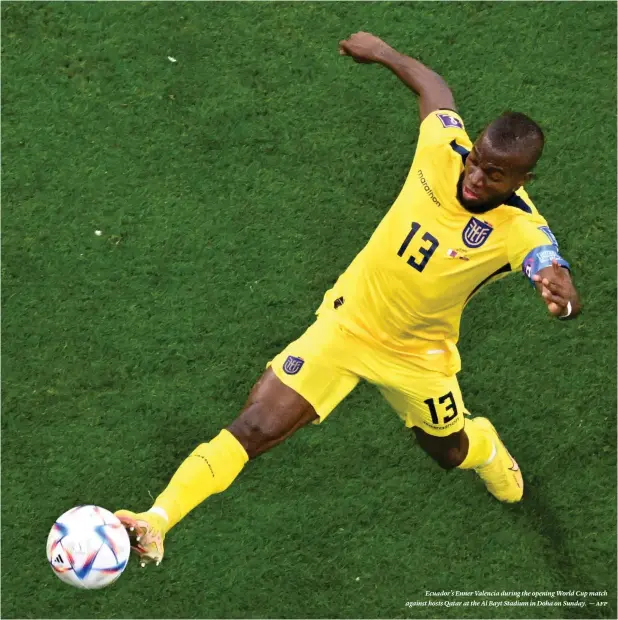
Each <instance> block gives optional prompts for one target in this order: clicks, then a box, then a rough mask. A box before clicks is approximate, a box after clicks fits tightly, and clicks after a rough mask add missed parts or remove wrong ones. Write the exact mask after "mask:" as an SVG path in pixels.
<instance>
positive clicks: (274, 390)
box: [116, 370, 317, 565]
mask: <svg viewBox="0 0 618 620" xmlns="http://www.w3.org/2000/svg"><path fill="white" fill-rule="evenodd" d="M316 418H317V414H316V412H315V410H314V409H313V407H312V406H311V405H310V404H309V403H308V402H307V401H306V400H305V399H304V398H303V397H302V396H300V395H299V394H297V393H296V392H295V391H294V390H292V389H291V388H289V387H287V386H286V385H284V384H283V383H282V382H281V381H280V380H279V379H278V378H277V377H276V375H275V374H274V373H273V372H272V370H267V371H266V372H265V373H264V375H263V376H262V378H261V379H260V381H258V383H257V384H256V385H255V387H254V388H253V390H252V391H251V394H250V396H249V399H248V401H247V403H246V405H245V407H244V409H243V411H242V412H241V414H240V415H239V416H238V418H237V419H236V420H235V421H234V422H232V424H230V425H229V426H228V427H227V428H226V429H223V430H222V431H221V432H220V433H219V434H218V435H217V436H216V437H215V438H214V439H212V440H211V441H210V442H208V443H203V444H200V445H199V446H198V447H197V448H196V449H195V450H194V451H193V452H192V453H191V454H190V455H189V457H188V458H187V459H186V460H185V461H184V462H183V463H182V464H181V465H180V467H179V468H178V470H177V471H176V473H175V474H174V476H173V478H172V479H171V481H170V483H169V484H168V486H167V488H166V489H165V490H164V491H163V493H161V495H159V497H157V499H156V500H155V503H154V505H153V507H152V508H151V509H150V510H149V511H148V512H145V513H137V514H136V513H131V512H129V511H119V512H118V513H116V514H117V515H118V517H119V518H120V520H121V521H123V523H125V526H126V527H127V529H128V530H129V531H130V532H129V533H130V534H132V535H134V538H135V545H134V548H135V550H136V551H137V552H138V553H139V554H140V555H141V557H142V565H144V563H145V561H155V562H156V563H157V564H158V563H159V562H160V561H161V559H162V557H163V540H164V537H165V534H166V532H167V531H169V530H170V529H171V528H172V527H173V526H174V525H176V523H178V522H179V521H180V520H181V519H182V518H183V517H184V516H185V515H186V514H187V513H188V512H189V511H191V510H193V508H195V507H196V506H197V505H199V504H200V503H201V502H203V501H204V500H205V499H206V498H207V497H209V496H210V495H213V494H215V493H220V492H222V491H224V490H225V489H227V488H228V487H229V486H230V485H231V484H232V482H233V481H234V480H235V479H236V477H237V476H238V474H239V473H240V472H241V471H242V469H243V468H244V466H245V464H246V463H247V461H248V460H249V459H250V458H254V457H256V456H257V455H259V454H262V453H263V452H265V451H266V450H269V449H270V448H272V447H274V446H275V445H277V444H279V443H281V442H282V441H283V440H284V439H286V438H287V437H289V436H290V435H291V434H292V433H294V432H295V431H296V430H297V429H298V428H300V427H301V426H304V425H305V424H308V423H309V422H311V421H312V420H314V419H316Z"/></svg>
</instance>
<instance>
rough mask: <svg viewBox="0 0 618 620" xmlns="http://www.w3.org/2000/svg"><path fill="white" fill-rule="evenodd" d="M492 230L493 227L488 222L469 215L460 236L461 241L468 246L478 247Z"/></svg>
mask: <svg viewBox="0 0 618 620" xmlns="http://www.w3.org/2000/svg"><path fill="white" fill-rule="evenodd" d="M492 230H493V228H492V227H491V225H490V224H487V223H486V222H481V220H477V219H476V218H475V217H471V218H470V221H469V222H468V223H467V224H466V227H465V228H464V230H463V234H462V235H461V236H462V239H463V242H464V243H465V244H466V245H467V246H468V247H469V248H480V247H481V246H482V245H483V243H485V241H487V237H489V235H490V234H491V232H492Z"/></svg>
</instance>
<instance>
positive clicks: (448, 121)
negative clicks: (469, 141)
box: [438, 114, 463, 129]
mask: <svg viewBox="0 0 618 620" xmlns="http://www.w3.org/2000/svg"><path fill="white" fill-rule="evenodd" d="M438 118H439V119H440V122H441V123H442V125H444V127H459V129H463V125H462V124H461V121H460V120H459V119H458V118H455V117H454V116H451V115H450V114H438Z"/></svg>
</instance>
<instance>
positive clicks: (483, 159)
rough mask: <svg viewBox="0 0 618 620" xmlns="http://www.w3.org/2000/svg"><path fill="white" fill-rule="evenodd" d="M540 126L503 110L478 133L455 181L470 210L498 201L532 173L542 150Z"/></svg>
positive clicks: (482, 210) (477, 210)
mask: <svg viewBox="0 0 618 620" xmlns="http://www.w3.org/2000/svg"><path fill="white" fill-rule="evenodd" d="M544 144H545V137H544V136H543V131H542V130H541V128H540V127H539V126H538V125H537V124H536V123H535V122H534V121H533V120H532V119H531V118H528V117H527V116H526V115H525V114H521V113H520V112H505V113H504V114H502V116H499V117H498V118H497V119H496V120H495V121H493V122H492V123H491V124H490V125H489V126H487V127H486V128H485V130H484V131H483V133H482V134H481V135H480V136H479V137H478V139H477V140H476V142H475V143H474V146H473V147H472V150H471V151H470V154H469V155H468V157H467V158H466V165H465V168H464V171H463V172H462V174H461V176H460V178H459V183H458V184H457V198H458V199H459V202H461V204H462V205H463V206H464V207H465V208H466V209H467V210H468V211H471V212H472V213H485V212H486V211H489V210H490V209H494V208H495V207H497V206H498V205H501V204H502V203H503V202H504V201H505V200H507V199H508V198H509V196H510V195H511V194H512V193H513V192H514V191H515V190H516V189H517V188H518V187H521V186H522V185H523V184H524V183H525V182H526V181H528V180H530V178H531V177H532V172H531V170H532V168H534V165H535V164H536V162H537V161H538V159H539V157H540V156H541V153H542V152H543V145H544Z"/></svg>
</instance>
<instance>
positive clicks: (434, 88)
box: [339, 32, 456, 121]
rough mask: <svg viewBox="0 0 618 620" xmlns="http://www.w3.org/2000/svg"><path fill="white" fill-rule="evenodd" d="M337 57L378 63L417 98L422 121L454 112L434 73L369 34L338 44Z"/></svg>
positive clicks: (444, 87)
mask: <svg viewBox="0 0 618 620" xmlns="http://www.w3.org/2000/svg"><path fill="white" fill-rule="evenodd" d="M339 53H340V54H341V55H342V56H351V57H352V58H353V59H354V60H355V61H356V62H361V63H374V62H375V63H379V64H381V65H384V66H385V67H387V68H388V69H390V70H391V71H392V72H393V73H394V74H395V75H396V76H397V77H398V78H399V79H400V80H401V81H402V82H403V83H404V84H405V85H406V86H407V87H408V88H410V89H411V90H413V91H414V92H415V93H416V94H417V95H418V96H419V109H420V115H421V121H422V120H423V119H424V118H425V117H426V116H427V115H428V114H431V112H434V111H435V110H439V109H441V108H448V109H450V110H455V109H456V108H455V100H454V99H453V93H452V92H451V89H450V88H449V87H448V84H447V83H446V82H445V81H444V80H443V79H442V78H441V77H440V76H439V75H438V74H437V73H435V72H434V71H432V70H431V69H429V68H428V67H426V66H425V65H424V64H422V63H420V62H419V61H418V60H414V58H410V57H409V56H405V55H404V54H400V53H399V52H398V51H397V50H395V49H393V48H392V47H391V46H390V45H388V44H387V43H385V42H384V41H382V39H380V38H379V37H376V36H375V35H373V34H370V33H369V32H357V33H356V34H353V35H352V36H351V37H350V38H348V39H345V40H343V41H339Z"/></svg>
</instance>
